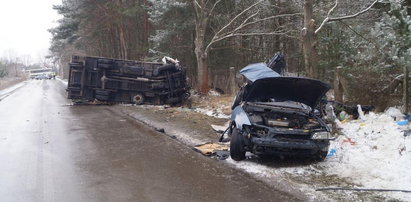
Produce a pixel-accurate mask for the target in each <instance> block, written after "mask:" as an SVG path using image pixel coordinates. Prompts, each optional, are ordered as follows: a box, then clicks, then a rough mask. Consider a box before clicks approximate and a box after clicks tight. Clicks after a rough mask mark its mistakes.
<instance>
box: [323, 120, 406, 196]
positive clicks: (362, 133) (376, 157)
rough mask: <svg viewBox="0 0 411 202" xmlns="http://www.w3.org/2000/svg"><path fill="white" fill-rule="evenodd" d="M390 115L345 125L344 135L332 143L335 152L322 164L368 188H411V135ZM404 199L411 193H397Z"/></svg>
mask: <svg viewBox="0 0 411 202" xmlns="http://www.w3.org/2000/svg"><path fill="white" fill-rule="evenodd" d="M403 130H409V128H408V126H407V127H402V128H401V127H400V126H398V125H397V124H396V122H395V121H394V120H393V118H392V117H391V116H390V115H387V114H375V113H370V114H369V115H365V119H364V120H363V121H361V120H353V121H348V122H346V123H343V124H342V133H343V134H344V135H343V136H340V137H338V138H337V139H336V141H333V142H332V143H331V147H330V148H331V149H334V150H335V151H336V153H335V155H333V156H332V157H330V158H328V159H326V161H325V162H322V163H320V166H322V167H323V168H324V169H325V172H326V173H327V174H328V175H332V174H335V175H338V176H340V177H344V178H349V179H351V180H352V181H353V182H355V183H359V184H361V185H362V186H364V187H365V188H380V189H403V190H410V189H411V138H410V136H407V137H406V136H404V131H403ZM393 196H395V197H399V199H400V200H406V199H407V200H409V199H410V197H411V196H410V194H405V193H394V194H393Z"/></svg>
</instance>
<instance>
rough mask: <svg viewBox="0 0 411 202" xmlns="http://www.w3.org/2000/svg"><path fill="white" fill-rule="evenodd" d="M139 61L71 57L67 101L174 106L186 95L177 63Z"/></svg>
mask: <svg viewBox="0 0 411 202" xmlns="http://www.w3.org/2000/svg"><path fill="white" fill-rule="evenodd" d="M164 60H165V63H153V62H139V61H132V60H119V59H111V58H102V57H83V56H73V57H72V61H71V63H70V71H69V80H68V87H67V91H68V98H69V99H73V100H85V101H92V100H95V99H97V100H99V101H107V102H125V103H135V104H143V103H151V104H166V103H167V104H175V103H181V102H182V101H183V100H184V99H185V98H186V96H187V95H188V89H189V88H188V86H187V82H186V72H185V69H184V68H182V67H181V66H180V65H179V64H178V61H174V60H170V59H169V58H165V59H164Z"/></svg>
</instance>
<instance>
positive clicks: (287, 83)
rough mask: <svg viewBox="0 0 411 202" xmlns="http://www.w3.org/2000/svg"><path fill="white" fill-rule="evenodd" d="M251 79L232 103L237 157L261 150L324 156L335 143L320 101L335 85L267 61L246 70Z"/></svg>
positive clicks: (231, 131) (231, 133) (233, 152)
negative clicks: (278, 68)
mask: <svg viewBox="0 0 411 202" xmlns="http://www.w3.org/2000/svg"><path fill="white" fill-rule="evenodd" d="M240 73H241V74H242V75H243V76H244V77H245V78H246V80H247V83H246V84H245V85H244V86H243V87H242V88H241V89H240V91H239V93H238V94H237V96H236V98H235V101H234V103H233V106H232V109H233V111H232V115H231V124H230V127H229V129H228V134H229V136H230V139H231V142H230V155H231V158H232V159H234V160H236V161H240V160H243V159H245V153H246V151H250V152H252V153H254V154H257V155H263V154H264V155H265V154H279V155H290V154H300V155H310V156H312V157H315V158H316V159H319V160H323V159H324V158H325V157H326V156H327V153H328V148H329V145H330V140H331V139H332V136H331V128H330V126H329V125H327V124H326V123H325V121H324V120H323V119H322V118H321V114H320V111H319V110H316V106H317V105H318V104H319V103H320V100H321V99H322V98H323V97H324V95H325V93H326V92H327V91H328V90H329V89H330V86H329V85H328V84H326V83H324V82H322V81H319V80H314V79H307V78H300V77H284V76H280V75H279V74H278V73H277V72H275V71H273V70H272V69H270V68H269V67H268V66H267V65H266V63H257V64H251V65H248V66H246V67H245V68H243V69H242V70H240Z"/></svg>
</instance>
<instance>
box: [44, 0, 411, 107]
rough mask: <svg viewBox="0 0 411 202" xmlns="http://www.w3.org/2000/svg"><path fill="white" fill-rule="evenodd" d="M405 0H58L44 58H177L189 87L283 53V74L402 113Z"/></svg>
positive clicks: (221, 81) (409, 48)
mask: <svg viewBox="0 0 411 202" xmlns="http://www.w3.org/2000/svg"><path fill="white" fill-rule="evenodd" d="M410 6H411V1H405V0H382V1H379V0H316V1H314V0H289V1H287V0H258V1H255V0H253V1H251V0H63V2H62V4H61V5H55V6H54V9H55V10H57V11H58V13H59V14H60V15H61V16H62V18H61V19H60V20H59V21H58V26H57V27H54V28H51V29H50V30H49V31H50V32H51V34H52V36H53V37H52V45H51V47H50V52H51V55H50V57H51V58H52V59H53V60H54V62H56V63H58V64H60V66H61V67H64V68H62V72H61V73H62V74H63V75H64V76H67V75H66V74H67V65H68V63H69V61H70V57H71V55H79V54H80V55H94V56H102V57H109V58H120V59H130V60H140V61H158V60H160V59H161V58H162V57H163V56H170V57H172V58H177V59H178V60H179V61H180V63H181V64H183V65H184V66H185V67H187V70H188V76H189V79H190V83H191V85H192V87H193V89H196V90H197V91H198V92H199V93H200V94H207V92H208V90H209V89H213V88H219V89H222V90H223V91H226V89H227V88H228V86H227V84H228V82H226V80H227V79H228V75H229V73H228V72H229V69H230V68H231V67H234V68H235V69H236V70H239V69H240V68H242V67H244V66H246V65H247V64H250V63H257V62H264V61H266V60H267V59H269V58H270V57H271V56H272V55H273V54H274V53H276V52H281V53H282V54H284V55H285V59H286V64H287V66H286V72H287V75H288V76H304V77H309V78H316V79H320V80H323V81H326V82H328V83H330V84H331V85H332V86H333V89H334V91H335V99H336V100H337V101H341V102H345V103H352V104H371V105H374V106H376V108H377V110H379V111H381V110H384V109H385V108H387V107H388V106H402V107H403V110H404V112H405V113H406V112H408V111H409V107H410V106H409V94H408V92H409V79H408V78H409V70H408V68H409V67H410V66H411V16H410V14H411V7H410Z"/></svg>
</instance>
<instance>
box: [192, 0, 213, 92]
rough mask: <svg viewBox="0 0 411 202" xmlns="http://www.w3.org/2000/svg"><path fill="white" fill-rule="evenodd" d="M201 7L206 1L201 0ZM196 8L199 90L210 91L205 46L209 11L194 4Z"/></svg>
mask: <svg viewBox="0 0 411 202" xmlns="http://www.w3.org/2000/svg"><path fill="white" fill-rule="evenodd" d="M200 5H202V6H200V8H203V7H204V6H205V2H203V1H200ZM194 7H195V9H196V15H197V17H196V22H195V24H196V36H195V39H194V45H195V50H194V52H195V54H196V59H197V79H198V81H199V85H198V86H197V90H198V91H199V93H200V94H203V95H205V94H207V93H208V90H209V89H208V54H207V52H206V50H205V49H206V47H205V44H204V43H205V33H206V28H207V23H208V17H207V13H206V12H205V11H204V10H201V9H200V8H199V7H196V6H194Z"/></svg>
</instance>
